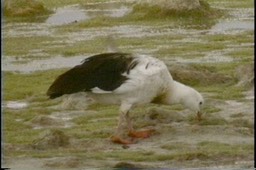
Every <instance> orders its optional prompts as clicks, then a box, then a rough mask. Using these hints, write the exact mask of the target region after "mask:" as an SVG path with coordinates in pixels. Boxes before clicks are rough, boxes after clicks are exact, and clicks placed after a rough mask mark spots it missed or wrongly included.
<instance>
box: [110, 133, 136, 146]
mask: <svg viewBox="0 0 256 170" xmlns="http://www.w3.org/2000/svg"><path fill="white" fill-rule="evenodd" d="M110 139H111V141H112V142H114V143H118V144H124V145H129V144H134V143H136V141H132V140H126V139H122V138H121V137H120V136H115V135H113V136H111V137H110Z"/></svg>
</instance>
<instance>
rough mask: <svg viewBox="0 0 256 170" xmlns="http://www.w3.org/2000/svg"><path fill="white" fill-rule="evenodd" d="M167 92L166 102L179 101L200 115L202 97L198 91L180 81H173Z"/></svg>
mask: <svg viewBox="0 0 256 170" xmlns="http://www.w3.org/2000/svg"><path fill="white" fill-rule="evenodd" d="M169 94H170V98H169V102H168V103H170V104H175V103H180V104H182V105H183V106H184V107H186V108H188V109H189V110H191V111H193V112H195V113H197V114H198V117H200V115H201V113H200V111H201V108H202V106H203V104H204V99H203V96H202V95H201V94H200V93H199V92H198V91H196V90H195V89H193V88H191V87H189V86H186V85H184V84H182V83H180V82H177V81H173V84H172V86H171V88H170V91H169Z"/></svg>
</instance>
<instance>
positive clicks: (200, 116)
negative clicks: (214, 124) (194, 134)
mask: <svg viewBox="0 0 256 170" xmlns="http://www.w3.org/2000/svg"><path fill="white" fill-rule="evenodd" d="M196 116H197V117H196V118H197V120H198V121H201V120H202V113H201V112H200V111H198V112H197V115H196Z"/></svg>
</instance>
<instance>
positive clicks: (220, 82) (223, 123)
mask: <svg viewBox="0 0 256 170" xmlns="http://www.w3.org/2000/svg"><path fill="white" fill-rule="evenodd" d="M209 4H210V5H211V6H212V7H214V8H218V9H222V10H225V11H226V12H227V13H228V15H226V16H223V17H221V18H219V19H218V20H216V21H215V22H213V23H211V24H210V25H203V24H202V23H199V24H198V23H196V24H195V23H191V22H188V23H187V22H186V24H182V23H180V22H179V21H178V24H177V22H166V21H163V20H161V21H156V20H154V21H153V22H145V23H137V22H135V21H134V22H133V21H132V22H131V21H129V22H127V21H121V23H120V24H117V23H115V22H114V21H111V22H110V25H108V24H103V25H101V24H99V23H97V22H96V21H97V20H98V18H101V17H102V16H105V17H110V18H119V19H120V18H123V17H125V16H126V15H129V13H130V12H131V11H132V6H131V5H130V4H129V3H120V2H115V1H111V2H109V1H108V2H107V3H92V2H90V3H82V4H72V5H69V6H64V7H58V8H57V7H56V9H55V10H54V13H53V14H52V15H50V16H49V17H48V18H47V19H46V20H44V22H39V23H38V22H37V23H35V22H16V20H14V21H15V22H14V21H8V20H7V21H5V23H4V25H3V35H4V41H3V43H4V52H3V57H2V63H3V64H2V69H3V75H4V77H3V93H4V95H3V97H4V98H3V101H2V110H3V135H4V136H3V137H4V138H3V139H4V140H3V148H4V152H3V156H4V159H3V160H2V161H3V163H4V167H8V168H11V169H12V170H16V169H17V170H23V169H24V170H25V169H26V170H27V169H39V170H41V169H42V170H46V169H98V168H99V169H113V168H117V169H118V168H131V169H136V168H145V169H150V168H155V169H161V168H163V169H167V168H170V169H251V168H253V166H254V66H253V62H254V56H253V53H254V51H253V47H254V41H253V36H254V32H253V31H254V10H253V6H252V5H251V4H252V2H251V1H248V0H247V1H244V2H240V1H235V2H233V1H224V2H223V1H213V0H209ZM95 20H96V21H95ZM94 21H95V22H96V23H95V22H94ZM100 21H104V19H103V20H100ZM112 22H113V23H112ZM109 35H111V36H113V37H114V39H115V44H117V46H118V49H119V50H121V51H128V52H133V53H142V54H150V55H153V56H156V57H158V58H160V59H162V60H163V61H164V62H165V63H166V64H167V65H168V67H169V69H170V72H171V74H172V75H173V77H174V79H175V80H178V81H181V82H183V83H185V84H188V85H190V86H192V87H194V88H196V89H197V90H198V91H200V92H201V93H202V94H203V96H204V98H205V101H206V102H205V103H206V104H205V106H204V114H203V120H202V121H198V120H196V118H195V115H194V114H193V113H191V112H189V111H188V110H184V109H183V108H182V107H181V106H179V105H177V106H176V105H175V106H160V105H153V104H149V105H146V106H143V107H140V108H135V109H134V110H133V111H132V113H131V115H132V118H133V121H134V124H135V127H136V128H138V129H149V128H153V129H155V130H156V132H155V133H154V135H153V136H152V137H150V138H148V139H140V140H138V141H137V143H136V144H132V145H129V146H122V145H118V144H113V143H111V142H110V140H109V137H110V136H111V134H113V132H114V130H115V127H116V125H117V118H118V106H102V105H97V104H91V101H90V100H89V99H87V98H86V97H85V96H81V95H79V96H72V97H69V96H63V97H61V98H59V99H56V100H49V99H48V98H47V97H46V96H45V92H46V90H47V88H48V87H49V85H50V84H51V83H52V81H53V80H54V79H55V77H56V76H57V75H59V74H60V73H62V72H63V71H65V70H67V69H68V68H70V67H73V66H75V65H77V64H79V63H80V62H81V61H82V60H83V59H84V58H85V57H87V56H90V55H92V54H96V53H100V52H106V51H107V50H108V47H109V44H108V43H109V42H107V41H106V40H107V39H108V38H107V37H108V36H109Z"/></svg>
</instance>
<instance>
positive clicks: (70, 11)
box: [46, 5, 90, 25]
mask: <svg viewBox="0 0 256 170" xmlns="http://www.w3.org/2000/svg"><path fill="white" fill-rule="evenodd" d="M88 19H90V17H89V16H88V15H86V13H85V12H84V11H83V10H82V9H80V8H79V6H78V5H75V6H73V5H72V6H67V7H64V8H58V9H57V10H56V11H55V14H53V15H52V16H50V17H49V18H48V19H47V20H46V23H47V24H51V25H63V24H70V23H72V22H78V21H82V20H88Z"/></svg>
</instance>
